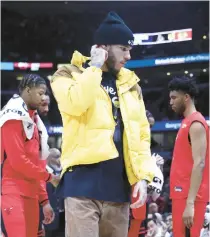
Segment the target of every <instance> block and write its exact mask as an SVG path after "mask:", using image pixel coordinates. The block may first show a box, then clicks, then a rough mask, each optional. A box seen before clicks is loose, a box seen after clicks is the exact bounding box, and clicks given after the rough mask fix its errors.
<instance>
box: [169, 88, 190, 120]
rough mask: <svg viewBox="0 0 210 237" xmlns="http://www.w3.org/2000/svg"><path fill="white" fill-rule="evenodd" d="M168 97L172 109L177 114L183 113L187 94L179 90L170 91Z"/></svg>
mask: <svg viewBox="0 0 210 237" xmlns="http://www.w3.org/2000/svg"><path fill="white" fill-rule="evenodd" d="M169 97H170V106H171V108H172V110H173V111H174V112H175V113H177V114H179V115H183V113H184V111H185V110H186V102H187V100H188V97H189V96H188V95H187V94H184V93H183V92H181V91H171V92H170V95H169Z"/></svg>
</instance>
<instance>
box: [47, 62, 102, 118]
mask: <svg viewBox="0 0 210 237" xmlns="http://www.w3.org/2000/svg"><path fill="white" fill-rule="evenodd" d="M67 69H68V68H65V67H64V68H63V69H62V68H60V69H59V70H58V71H57V72H56V73H55V74H54V76H53V78H52V82H51V87H52V91H53V94H54V96H55V98H56V100H57V103H58V108H59V110H60V112H63V113H66V114H69V115H73V116H80V115H82V114H83V113H84V112H85V111H86V110H87V109H88V108H89V107H90V106H91V105H92V104H93V102H94V100H95V97H96V93H97V91H98V89H99V87H100V85H101V80H102V71H101V69H99V68H96V67H92V66H91V67H89V68H87V69H85V70H84V72H83V73H82V74H80V73H76V72H70V73H68V74H67V73H66V70H67Z"/></svg>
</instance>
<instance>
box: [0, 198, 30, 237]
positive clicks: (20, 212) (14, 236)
mask: <svg viewBox="0 0 210 237" xmlns="http://www.w3.org/2000/svg"><path fill="white" fill-rule="evenodd" d="M1 208H2V220H1V222H3V223H2V224H3V226H4V228H2V231H3V233H4V235H5V236H8V237H27V235H26V223H25V216H24V211H25V210H24V205H23V200H22V198H21V196H20V195H18V194H6V195H5V194H3V195H2V196H1Z"/></svg>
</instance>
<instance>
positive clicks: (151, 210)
mask: <svg viewBox="0 0 210 237" xmlns="http://www.w3.org/2000/svg"><path fill="white" fill-rule="evenodd" d="M157 212H158V206H157V204H156V203H151V204H150V205H149V213H151V214H155V213H157Z"/></svg>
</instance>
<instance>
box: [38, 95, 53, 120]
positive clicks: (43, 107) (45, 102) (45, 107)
mask: <svg viewBox="0 0 210 237" xmlns="http://www.w3.org/2000/svg"><path fill="white" fill-rule="evenodd" d="M49 105H50V97H49V96H48V95H45V96H44V98H43V99H42V102H41V104H40V106H39V109H38V110H39V113H40V115H42V116H47V114H48V112H49Z"/></svg>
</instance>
